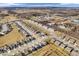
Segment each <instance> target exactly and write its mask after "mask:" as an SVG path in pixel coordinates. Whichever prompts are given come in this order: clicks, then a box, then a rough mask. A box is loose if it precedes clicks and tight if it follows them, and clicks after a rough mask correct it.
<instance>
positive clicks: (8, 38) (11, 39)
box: [0, 24, 24, 47]
mask: <svg viewBox="0 0 79 59" xmlns="http://www.w3.org/2000/svg"><path fill="white" fill-rule="evenodd" d="M12 27H13V30H12V31H11V32H10V33H8V34H6V35H4V36H2V37H0V47H1V46H4V45H5V44H12V43H15V42H16V41H18V40H21V39H23V38H24V37H23V36H22V35H21V34H20V33H19V32H18V28H17V27H16V26H15V25H14V24H12Z"/></svg>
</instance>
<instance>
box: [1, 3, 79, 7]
mask: <svg viewBox="0 0 79 59" xmlns="http://www.w3.org/2000/svg"><path fill="white" fill-rule="evenodd" d="M0 7H79V4H77V3H0Z"/></svg>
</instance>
